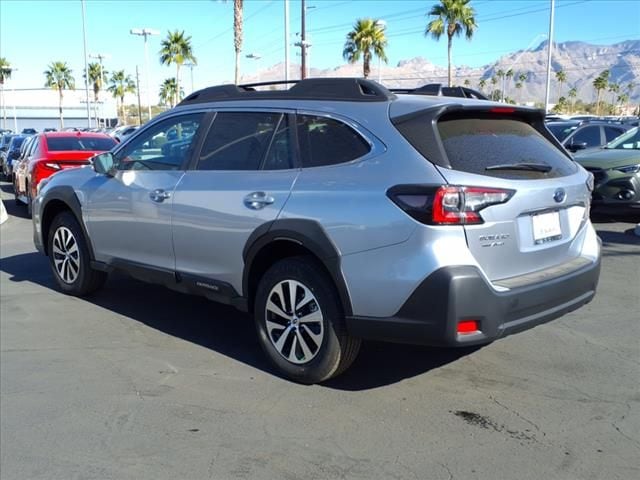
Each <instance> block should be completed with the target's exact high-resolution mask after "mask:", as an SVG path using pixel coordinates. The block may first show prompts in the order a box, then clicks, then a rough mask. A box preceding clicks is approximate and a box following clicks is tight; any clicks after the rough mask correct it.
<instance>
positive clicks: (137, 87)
mask: <svg viewBox="0 0 640 480" xmlns="http://www.w3.org/2000/svg"><path fill="white" fill-rule="evenodd" d="M136 91H137V92H138V125H142V105H141V104H140V73H139V72H138V65H136Z"/></svg>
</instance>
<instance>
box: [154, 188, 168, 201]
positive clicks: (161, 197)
mask: <svg viewBox="0 0 640 480" xmlns="http://www.w3.org/2000/svg"><path fill="white" fill-rule="evenodd" d="M149 198H150V199H151V200H153V201H154V202H157V203H162V202H164V201H165V200H166V199H168V198H171V193H170V192H167V191H165V190H163V189H161V188H157V189H155V190H154V191H153V192H151V193H149Z"/></svg>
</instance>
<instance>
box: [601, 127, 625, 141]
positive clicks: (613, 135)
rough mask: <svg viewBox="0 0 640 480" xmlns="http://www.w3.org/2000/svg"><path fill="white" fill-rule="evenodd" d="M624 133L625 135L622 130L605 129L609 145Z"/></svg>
mask: <svg viewBox="0 0 640 480" xmlns="http://www.w3.org/2000/svg"><path fill="white" fill-rule="evenodd" d="M623 133H624V130H622V129H621V128H615V127H604V136H605V137H606V138H607V143H609V142H610V141H611V140H614V139H616V138H618V137H619V136H620V135H622V134H623Z"/></svg>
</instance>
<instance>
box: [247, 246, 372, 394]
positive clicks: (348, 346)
mask: <svg viewBox="0 0 640 480" xmlns="http://www.w3.org/2000/svg"><path fill="white" fill-rule="evenodd" d="M255 321H256V327H257V330H258V337H259V339H260V343H261V345H262V348H263V350H264V351H265V353H266V354H267V356H268V357H269V359H270V360H271V362H272V363H273V364H274V365H275V366H276V367H277V368H278V370H279V371H281V372H282V373H283V374H284V375H285V376H287V377H289V378H291V379H292V380H295V381H297V382H300V383H306V384H312V383H319V382H323V381H325V380H328V379H329V378H331V377H334V376H336V375H338V374H340V373H342V372H343V371H344V370H346V369H347V368H348V367H349V366H350V365H351V364H352V363H353V361H354V360H355V358H356V356H357V354H358V351H359V350H360V343H361V342H360V340H359V339H356V338H353V337H351V336H350V335H349V334H348V333H347V330H346V328H345V324H344V314H343V313H342V308H341V303H340V299H339V296H338V293H337V292H336V290H335V287H334V285H333V282H332V281H331V279H330V278H329V277H328V275H327V274H326V272H325V271H324V269H323V267H322V266H321V265H319V264H318V263H317V262H315V261H314V259H313V258H311V257H293V258H287V259H285V260H281V261H279V262H277V263H276V264H274V265H273V266H272V267H271V268H270V269H269V270H268V271H267V272H266V273H265V274H264V276H263V277H262V279H261V280H260V284H259V286H258V291H257V294H256V301H255Z"/></svg>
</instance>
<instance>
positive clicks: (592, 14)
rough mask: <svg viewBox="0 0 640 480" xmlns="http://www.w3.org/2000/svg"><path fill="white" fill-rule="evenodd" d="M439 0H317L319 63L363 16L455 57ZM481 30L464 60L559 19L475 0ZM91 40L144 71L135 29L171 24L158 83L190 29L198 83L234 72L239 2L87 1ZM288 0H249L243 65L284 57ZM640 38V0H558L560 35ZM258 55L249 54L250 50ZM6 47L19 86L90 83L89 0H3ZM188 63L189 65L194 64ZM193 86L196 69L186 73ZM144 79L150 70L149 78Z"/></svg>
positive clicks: (314, 56) (1, 37)
mask: <svg viewBox="0 0 640 480" xmlns="http://www.w3.org/2000/svg"><path fill="white" fill-rule="evenodd" d="M435 3H436V0H351V1H342V0H307V6H308V7H315V8H310V9H309V10H308V12H307V31H308V35H309V37H310V40H311V42H312V43H313V45H314V46H313V48H312V50H311V54H310V59H311V65H312V66H313V67H314V68H328V67H335V66H337V65H340V64H342V63H344V61H343V59H342V46H343V44H344V39H345V36H346V34H347V33H348V31H349V30H350V28H351V26H352V24H353V23H354V21H355V20H356V19H357V18H360V17H372V18H378V19H383V20H385V21H386V23H387V36H388V40H389V47H388V57H389V64H390V65H395V64H396V63H397V62H398V61H399V60H403V59H409V58H413V57H416V56H423V57H425V58H427V59H429V60H430V61H432V62H433V63H436V64H441V65H446V41H445V40H444V39H441V41H440V42H436V41H435V40H433V39H431V38H425V37H424V35H423V31H424V26H425V25H426V23H427V22H428V19H427V17H426V16H425V14H426V12H427V11H428V10H429V8H430V7H431V5H433V4H435ZM471 4H472V6H473V7H474V8H475V9H476V14H477V21H478V25H479V26H478V30H477V32H476V34H475V35H474V38H473V40H472V41H471V42H468V41H466V40H465V39H464V38H459V39H456V40H455V41H454V63H455V64H457V65H460V64H466V65H469V66H481V65H485V64H488V63H490V62H492V61H494V60H496V59H497V58H498V57H499V56H500V55H502V54H505V53H508V52H511V51H515V50H518V49H525V48H527V47H530V44H531V43H532V41H533V40H534V39H536V37H537V41H538V42H539V41H541V40H542V39H543V38H542V37H541V36H539V35H541V34H546V33H547V31H548V24H549V4H550V1H549V0H472V2H471ZM85 5H86V26H87V45H88V46H87V49H88V52H90V53H108V54H110V58H109V59H108V60H105V63H104V65H105V69H107V70H109V71H113V70H119V69H125V70H126V72H127V73H130V74H134V72H135V66H136V64H138V65H140V69H141V72H142V70H143V69H144V48H143V39H142V37H136V36H133V35H130V34H129V30H130V29H131V28H141V27H149V28H153V29H156V30H159V31H160V32H161V35H160V36H157V37H151V38H150V39H149V58H150V66H151V68H150V73H151V79H152V81H151V89H152V91H157V85H159V84H160V83H161V81H162V80H163V79H165V78H168V77H171V76H174V75H175V69H174V67H166V66H161V65H160V63H159V60H158V51H159V49H160V41H161V38H163V37H165V36H166V35H167V31H168V30H175V29H179V30H184V31H185V32H186V34H187V35H190V36H191V37H192V45H193V47H194V53H195V55H196V57H197V60H198V66H197V67H195V68H194V71H193V75H194V80H195V87H196V89H197V88H200V87H204V86H208V85H213V84H217V83H222V82H224V81H230V80H232V79H233V68H234V50H233V1H232V0H230V1H227V2H224V1H215V0H181V1H178V0H138V1H124V0H86V2H85ZM290 10H291V14H290V31H291V39H292V42H295V41H296V38H295V34H296V32H299V30H300V2H299V0H290ZM283 17H284V1H283V0H245V2H244V19H245V23H244V44H243V58H242V69H243V71H244V72H245V73H251V72H254V71H255V69H256V68H261V69H264V68H266V67H268V66H270V65H273V64H276V63H278V62H282V61H283V60H284V33H283V32H284V27H283V25H284V22H283ZM638 38H640V1H638V0H556V19H555V40H556V41H558V42H563V41H568V40H579V41H585V42H589V43H595V44H602V45H607V44H613V43H617V42H621V41H624V40H629V39H638ZM254 52H255V53H257V54H259V55H261V56H262V58H261V59H260V60H258V61H255V60H251V59H247V58H244V55H246V54H249V53H254ZM297 52H298V49H297V48H295V47H292V48H291V53H290V55H291V62H292V63H298V62H299V56H296V53H297ZM0 56H2V57H5V58H6V59H7V60H8V61H9V62H10V63H11V64H12V66H14V67H16V68H17V69H18V70H17V71H16V72H15V73H14V75H13V77H12V80H10V82H11V83H12V84H13V85H14V87H15V88H37V87H42V86H43V84H44V75H43V73H42V72H43V71H44V70H45V69H46V67H47V64H48V63H50V62H51V61H54V60H60V61H66V62H67V63H68V64H69V66H70V67H71V68H72V69H73V73H74V75H75V77H76V84H77V86H78V87H80V86H82V85H83V81H82V73H81V72H82V70H83V68H84V64H83V61H84V60H83V48H82V15H81V2H80V0H36V1H34V0H0ZM185 70H187V69H185ZM181 77H182V82H183V85H184V86H185V90H186V91H187V93H188V92H189V91H190V76H189V72H188V70H187V71H185V72H184V73H182V74H181ZM140 80H141V86H143V87H144V83H143V82H144V77H141V79H140Z"/></svg>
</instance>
